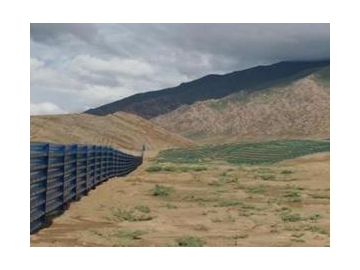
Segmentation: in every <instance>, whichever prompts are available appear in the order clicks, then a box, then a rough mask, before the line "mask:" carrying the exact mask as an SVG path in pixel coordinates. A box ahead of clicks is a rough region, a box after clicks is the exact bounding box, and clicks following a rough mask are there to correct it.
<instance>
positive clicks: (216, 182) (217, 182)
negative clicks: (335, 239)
mask: <svg viewBox="0 0 360 270" xmlns="http://www.w3.org/2000/svg"><path fill="white" fill-rule="evenodd" d="M208 185H209V186H215V187H219V186H221V185H222V183H220V182H219V181H215V180H214V181H212V182H210V183H209V184H208Z"/></svg>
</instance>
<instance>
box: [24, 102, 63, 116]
mask: <svg viewBox="0 0 360 270" xmlns="http://www.w3.org/2000/svg"><path fill="white" fill-rule="evenodd" d="M64 113H66V111H65V110H63V109H61V108H60V107H59V106H57V105H56V104H54V103H51V102H43V103H36V104H35V103H30V115H41V114H64Z"/></svg>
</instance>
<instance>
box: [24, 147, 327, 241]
mask: <svg viewBox="0 0 360 270" xmlns="http://www.w3.org/2000/svg"><path fill="white" fill-rule="evenodd" d="M154 154H155V152H147V156H146V160H145V161H144V164H143V165H142V166H141V167H139V168H138V170H136V171H135V172H133V173H131V174H130V175H128V176H126V177H124V178H114V179H111V180H108V181H107V182H105V183H103V184H102V185H100V186H98V187H97V188H96V189H95V190H92V191H91V192H90V193H89V194H88V196H86V197H83V198H82V199H81V200H80V201H78V202H73V203H72V204H71V205H70V207H69V209H68V210H67V211H65V212H64V214H63V215H61V216H59V217H57V218H55V219H54V220H53V223H52V224H51V226H49V227H48V228H44V229H42V230H40V231H39V232H38V233H36V234H33V235H31V236H30V244H31V246H176V245H179V244H181V243H182V244H184V243H185V245H186V244H191V242H192V241H195V243H196V244H199V245H204V246H329V245H330V154H329V153H323V154H316V155H311V156H307V157H302V158H298V159H294V160H288V161H286V162H282V163H278V164H275V165H271V166H232V165H227V164H207V165H205V166H206V168H207V170H205V171H193V170H191V169H190V170H189V171H188V172H182V171H176V172H164V171H160V172H147V171H146V168H147V167H148V166H149V164H150V162H151V160H152V158H153V157H154ZM156 184H161V185H163V186H165V187H170V188H171V190H170V192H169V195H168V196H154V195H153V194H152V190H153V188H154V186H155V185H156ZM184 237H193V238H192V240H191V238H184ZM181 239H183V240H181ZM184 239H185V240H184ZM189 239H190V240H189ZM194 239H195V240H194Z"/></svg>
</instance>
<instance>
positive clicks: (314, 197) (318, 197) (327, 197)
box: [309, 194, 330, 199]
mask: <svg viewBox="0 0 360 270" xmlns="http://www.w3.org/2000/svg"><path fill="white" fill-rule="evenodd" d="M309 196H310V197H311V198H313V199H330V196H329V195H327V194H309Z"/></svg>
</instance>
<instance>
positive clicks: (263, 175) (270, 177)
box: [259, 174, 275, 181]
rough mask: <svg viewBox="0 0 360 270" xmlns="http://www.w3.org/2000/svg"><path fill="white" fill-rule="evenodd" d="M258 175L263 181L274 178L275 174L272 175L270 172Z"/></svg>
mask: <svg viewBox="0 0 360 270" xmlns="http://www.w3.org/2000/svg"><path fill="white" fill-rule="evenodd" d="M259 176H260V178H261V179H262V180H264V181H274V180H275V175H272V174H262V175H259Z"/></svg>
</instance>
